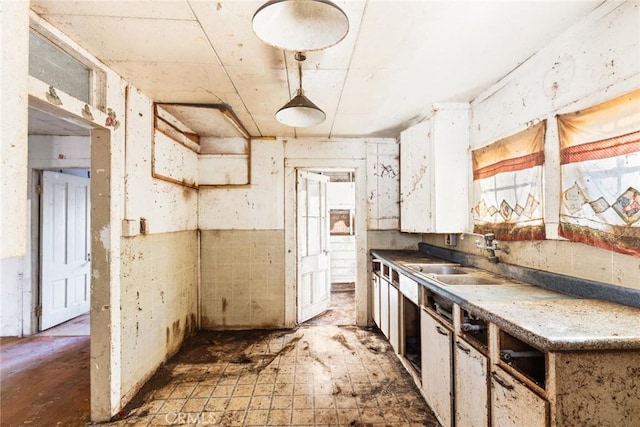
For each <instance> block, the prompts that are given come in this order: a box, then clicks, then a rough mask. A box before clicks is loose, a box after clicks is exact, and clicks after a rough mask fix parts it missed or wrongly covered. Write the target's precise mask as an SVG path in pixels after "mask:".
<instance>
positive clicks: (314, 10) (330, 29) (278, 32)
mask: <svg viewBox="0 0 640 427" xmlns="http://www.w3.org/2000/svg"><path fill="white" fill-rule="evenodd" d="M252 21H253V31H254V32H255V33H256V35H257V36H258V37H260V38H261V39H262V40H263V41H264V42H265V43H267V44H269V45H271V46H275V47H278V48H280V49H285V50H291V51H300V52H306V51H312V50H321V49H326V48H328V47H330V46H333V45H335V44H337V43H338V42H340V41H341V40H342V39H344V38H345V36H346V35H347V32H348V31H349V19H348V18H347V15H346V14H345V13H344V11H343V10H342V9H340V8H339V7H338V6H337V5H335V4H334V3H333V2H331V1H329V0H270V1H268V2H266V3H265V4H263V5H262V6H261V7H260V8H259V9H258V10H257V11H256V13H255V14H254V15H253V20H252Z"/></svg>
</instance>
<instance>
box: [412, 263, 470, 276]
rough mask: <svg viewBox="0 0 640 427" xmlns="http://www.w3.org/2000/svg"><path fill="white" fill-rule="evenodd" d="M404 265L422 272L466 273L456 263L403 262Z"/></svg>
mask: <svg viewBox="0 0 640 427" xmlns="http://www.w3.org/2000/svg"><path fill="white" fill-rule="evenodd" d="M405 267H408V268H410V269H412V270H415V271H417V272H418V273H422V274H446V275H452V274H467V272H466V271H465V270H463V269H462V268H460V266H459V265H457V264H405Z"/></svg>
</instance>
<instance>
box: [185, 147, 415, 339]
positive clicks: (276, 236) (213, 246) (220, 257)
mask: <svg viewBox="0 0 640 427" xmlns="http://www.w3.org/2000/svg"><path fill="white" fill-rule="evenodd" d="M377 143H380V144H382V145H383V146H384V147H385V148H384V149H383V150H381V153H380V158H378V152H379V151H378V149H377V147H376V148H375V149H371V150H368V148H367V147H368V146H369V145H371V144H377ZM369 153H371V155H372V156H375V160H371V162H370V163H371V164H372V165H373V164H375V163H376V162H378V161H379V160H380V159H382V161H383V162H385V163H389V164H391V165H392V166H391V167H392V168H393V167H397V162H398V159H397V144H396V143H395V140H379V141H378V140H371V141H370V140H365V139H346V140H331V141H318V140H315V139H296V140H281V139H277V140H253V141H252V143H251V162H252V163H251V175H252V176H251V185H247V186H240V187H220V188H201V189H200V192H199V193H200V198H199V200H200V203H199V206H198V212H199V213H198V223H199V228H200V229H201V230H202V246H201V262H202V264H201V276H202V291H201V295H202V297H201V301H200V302H201V311H202V326H203V327H205V328H245V327H246V328H251V327H285V326H288V325H290V322H291V318H295V295H294V293H295V287H294V286H293V283H289V285H287V282H291V280H289V279H287V277H288V274H291V271H295V269H294V267H295V266H293V265H290V264H291V260H290V258H288V257H289V256H290V254H289V253H288V251H289V250H288V249H287V247H289V246H288V245H287V240H286V239H287V237H286V234H287V231H286V227H287V225H286V224H285V221H287V220H286V218H287V215H291V212H285V206H286V202H285V198H286V197H290V196H291V195H290V194H287V192H290V190H288V188H289V187H287V184H286V182H287V177H285V173H286V172H285V169H286V167H287V162H290V163H291V162H294V163H295V164H296V165H299V166H302V165H306V166H304V167H315V168H323V167H324V168H331V167H343V168H344V167H345V165H351V166H346V167H347V168H348V167H354V166H353V165H357V164H362V165H363V166H364V165H366V159H367V156H368V155H369ZM394 165H395V166H394ZM361 172H364V173H366V177H365V176H363V177H361V178H360V179H361V181H360V184H359V185H361V187H360V188H361V191H362V190H363V189H364V188H365V187H366V188H370V189H371V191H374V192H377V191H382V192H383V200H384V201H383V202H381V203H382V204H383V206H382V207H381V208H378V206H377V203H378V199H377V198H375V199H373V200H371V201H370V203H369V209H370V210H371V211H373V212H376V213H378V212H380V213H381V215H382V216H383V217H384V218H383V219H385V220H390V221H394V220H395V221H397V217H398V211H397V209H398V205H397V203H396V202H395V201H397V188H398V182H397V176H391V175H390V178H389V179H387V178H384V179H383V180H382V182H378V178H377V177H376V175H375V173H376V172H375V170H374V168H371V170H369V169H366V171H365V167H362V170H361ZM356 179H358V177H356ZM369 180H373V181H374V183H373V184H372V186H371V187H369V186H367V185H366V184H365V183H368V182H369ZM356 188H357V186H356ZM357 197H365V195H364V194H360V195H359V196H358V195H357V196H356V198H357ZM387 198H389V199H393V200H394V202H392V203H387V202H386V199H387ZM356 205H358V204H357V203H356ZM365 205H366V204H365V203H364V202H363V203H362V206H365ZM365 217H366V214H364V215H362V220H361V221H360V223H357V224H365V223H366V221H367V218H365ZM288 221H291V220H290V219H289V220H288ZM357 221H358V219H356V222H357ZM386 226H389V225H388V224H387V225H386ZM365 228H366V227H365ZM395 233H397V232H395ZM363 240H366V237H363ZM411 240H412V241H413V242H414V247H415V245H416V244H417V239H411ZM294 256H295V254H294ZM357 257H366V254H360V253H358V254H357ZM361 259H362V258H361ZM293 280H295V279H293ZM359 281H361V282H363V283H364V282H366V281H365V280H363V279H359ZM362 286H366V284H365V285H362ZM359 295H360V298H362V299H363V301H364V302H361V305H362V306H364V307H366V291H361V292H360V294H359ZM292 307H293V309H292ZM292 310H293V311H292ZM360 317H361V318H362V319H365V318H366V313H364V312H363V313H361V315H360ZM294 321H295V319H294Z"/></svg>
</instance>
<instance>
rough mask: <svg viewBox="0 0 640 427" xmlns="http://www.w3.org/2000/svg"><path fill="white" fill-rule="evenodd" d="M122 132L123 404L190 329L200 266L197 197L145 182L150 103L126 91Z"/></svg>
mask: <svg viewBox="0 0 640 427" xmlns="http://www.w3.org/2000/svg"><path fill="white" fill-rule="evenodd" d="M125 129H126V147H125V165H126V169H125V174H124V183H125V191H124V194H122V197H123V199H124V200H125V204H124V206H123V216H124V218H125V221H124V223H125V225H126V224H127V223H132V224H133V226H132V227H131V228H130V229H128V230H125V233H124V235H125V236H127V237H122V238H121V240H120V242H121V253H120V262H121V276H120V281H121V282H120V288H121V294H120V295H121V298H120V307H121V310H122V311H121V323H120V328H121V332H122V346H121V352H120V357H121V363H122V382H121V386H120V391H121V400H122V401H123V403H126V401H127V400H128V399H129V398H131V397H132V396H133V395H134V394H135V392H137V391H138V389H139V388H140V387H141V386H142V385H143V384H144V382H145V381H146V380H147V379H148V378H149V376H150V375H151V374H153V372H154V371H155V369H156V368H157V367H158V366H159V365H160V364H161V363H162V362H164V361H165V360H167V359H168V358H169V357H170V356H171V355H173V354H174V353H175V352H176V351H177V350H178V349H179V348H180V345H181V344H182V342H183V340H184V338H186V337H187V336H189V335H190V334H191V333H192V332H193V331H194V330H195V329H196V327H197V292H198V284H197V280H198V265H199V260H198V245H199V241H198V233H197V231H196V227H197V215H198V192H197V190H196V189H193V188H189V187H186V186H183V185H180V184H176V183H171V182H166V181H162V180H159V179H156V178H153V177H152V176H151V159H152V141H153V103H152V101H151V100H150V99H149V98H147V97H146V96H145V95H144V94H142V93H141V92H139V91H138V90H136V89H135V88H132V87H129V88H128V89H127V109H126V122H125ZM194 168H196V167H195V166H194ZM196 169H197V168H196ZM192 172H194V173H195V172H197V170H196V171H192ZM141 218H144V222H145V223H146V230H145V233H144V234H141V229H140V222H141ZM129 225H130V224H129Z"/></svg>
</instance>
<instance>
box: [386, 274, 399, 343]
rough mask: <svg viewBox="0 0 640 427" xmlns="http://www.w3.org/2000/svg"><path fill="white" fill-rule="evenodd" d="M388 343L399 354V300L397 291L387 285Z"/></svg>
mask: <svg viewBox="0 0 640 427" xmlns="http://www.w3.org/2000/svg"><path fill="white" fill-rule="evenodd" d="M389 342H390V343H391V347H393V349H394V350H395V351H396V353H400V298H399V292H398V289H397V288H396V287H394V286H391V285H389Z"/></svg>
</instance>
